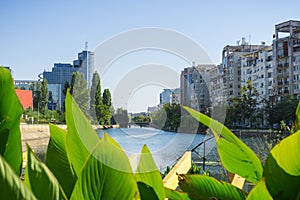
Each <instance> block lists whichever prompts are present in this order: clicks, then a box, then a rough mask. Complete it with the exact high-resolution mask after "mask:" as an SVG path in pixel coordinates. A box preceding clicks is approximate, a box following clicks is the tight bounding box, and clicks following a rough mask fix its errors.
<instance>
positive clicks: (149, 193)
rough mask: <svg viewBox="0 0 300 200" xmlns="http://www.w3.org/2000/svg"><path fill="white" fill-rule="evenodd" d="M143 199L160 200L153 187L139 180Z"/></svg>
mask: <svg viewBox="0 0 300 200" xmlns="http://www.w3.org/2000/svg"><path fill="white" fill-rule="evenodd" d="M137 185H138V188H139V192H140V196H141V199H143V200H158V199H159V198H158V196H157V195H156V193H155V191H154V190H153V188H152V187H151V186H149V185H147V184H146V183H143V182H137Z"/></svg>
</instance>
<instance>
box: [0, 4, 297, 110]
mask: <svg viewBox="0 0 300 200" xmlns="http://www.w3.org/2000/svg"><path fill="white" fill-rule="evenodd" d="M299 8H300V1H296V0H294V1H293V0H285V1H276V0H275V1H262V0H260V1H259V0H252V1H241V0H240V1H238V0H236V1H234V0H227V1H222V0H220V1H216V0H210V1H201V0H194V1H192V0H187V1H179V0H164V1H162V0H148V1H146V0H139V1H137V0H136V1H134V0H128V1H122V0H119V1H114V0H112V1H105V2H104V1H99V0H87V1H84V0H80V1H79V0H65V1H61V0H52V1H41V0H39V1H37V0H32V1H31V0H28V1H16V0H11V1H1V2H0V65H6V66H12V69H13V71H14V78H15V79H31V80H36V79H37V75H38V74H39V73H41V72H43V70H44V69H50V68H51V67H52V66H53V63H55V62H72V61H73V60H74V59H76V57H77V53H78V52H80V51H82V50H83V49H84V43H85V41H88V44H89V49H90V50H93V49H95V48H96V47H97V46H98V45H100V44H101V43H103V42H104V41H106V40H107V39H108V38H111V37H112V36H115V35H118V34H120V33H122V32H126V31H130V30H132V29H137V28H143V27H158V28H164V29H169V30H174V31H177V32H179V33H181V34H184V35H185V36H187V37H190V38H191V39H193V40H194V41H195V42H197V43H198V44H199V45H201V46H202V47H203V48H204V49H205V51H206V52H207V53H208V55H209V56H210V57H211V59H212V61H213V62H214V63H216V64H219V63H220V62H221V50H222V48H223V47H224V46H225V45H227V44H235V43H236V41H237V40H240V39H241V37H246V39H247V40H249V39H250V42H251V43H252V44H259V43H261V41H265V42H266V43H267V44H271V42H272V35H273V33H274V25H275V24H277V23H280V22H283V21H286V20H290V19H294V20H300V10H299ZM137 54H138V53H137ZM144 55H146V54H145V53H144ZM153 55H155V53H154V54H153ZM163 56H164V53H162V54H160V55H158V56H157V57H156V58H154V59H153V60H154V61H153V62H154V63H159V62H160V61H161V58H162V57H163ZM136 57H140V56H138V55H136ZM136 57H135V58H136ZM129 58H130V56H129V57H128V58H127V61H126V62H127V64H126V65H125V64H124V65H123V66H122V63H121V61H122V59H120V60H119V61H118V62H116V63H115V65H117V64H118V63H119V66H115V67H116V68H117V67H123V68H126V67H128V65H129V64H128V62H129V63H130V61H128V60H129ZM165 58H166V59H170V60H172V61H170V62H167V63H168V64H167V65H168V66H170V65H172V64H173V65H174V69H175V71H177V72H178V73H180V69H181V68H183V67H185V66H188V65H189V64H188V63H186V62H185V61H183V60H181V61H179V60H178V58H174V57H173V58H172V56H170V55H166V57H165ZM124 59H125V58H124ZM151 59H152V58H151V57H149V58H148V60H146V62H145V63H139V64H146V63H150V62H151ZM171 63H172V64H171ZM133 64H136V63H135V62H134V63H132V65H133ZM159 64H161V63H159ZM175 65H176V66H175ZM129 68H130V67H129ZM129 68H128V69H127V71H130V70H131V69H129ZM178 80H179V79H178ZM115 84H117V83H115ZM178 86H179V82H178V84H177V85H176V84H175V85H174V87H178ZM103 87H116V86H115V85H114V86H112V85H110V84H109V80H105V79H104V80H103ZM155 87H156V90H153V92H152V93H149V94H150V95H152V96H151V97H148V96H147V97H145V96H146V95H143V94H146V93H147V92H146V91H149V88H151V87H148V86H147V87H145V88H144V89H142V88H139V89H136V90H135V91H136V97H134V96H132V97H131V101H132V102H131V103H128V105H127V106H128V108H129V110H131V111H134V112H136V111H143V110H146V108H142V107H143V106H144V107H145V104H147V105H155V104H157V103H158V93H157V91H161V90H162V88H163V87H164V85H163V84H161V85H160V86H157V85H156V86H155ZM170 87H172V86H170ZM146 88H148V90H146ZM138 91H140V94H138ZM154 91H155V92H154ZM143 96H144V98H145V99H146V100H145V101H144V102H145V103H144V104H143V105H140V106H138V102H140V101H141V99H142V98H143ZM135 98H137V100H134V101H133V99H135Z"/></svg>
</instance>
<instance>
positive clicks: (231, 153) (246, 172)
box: [184, 107, 263, 183]
mask: <svg viewBox="0 0 300 200" xmlns="http://www.w3.org/2000/svg"><path fill="white" fill-rule="evenodd" d="M184 109H186V110H187V111H188V112H189V113H190V114H191V115H192V116H193V117H194V118H195V119H196V120H198V121H199V122H201V123H203V124H204V125H206V126H208V127H209V128H210V129H211V130H212V131H213V132H214V133H215V135H216V134H217V135H216V140H217V145H218V152H219V154H220V158H221V161H222V164H223V165H224V167H225V168H226V169H227V170H228V171H229V172H231V173H234V174H238V175H240V176H242V177H244V178H245V179H246V180H248V181H250V182H253V183H258V182H259V181H260V179H261V178H262V174H263V167H262V164H261V162H260V160H259V158H258V157H257V156H256V154H255V153H254V152H253V151H252V150H251V149H250V148H249V147H248V146H247V145H246V144H244V143H243V142H242V141H241V140H240V139H239V138H238V137H236V136H235V135H234V134H233V133H232V132H231V131H230V130H229V129H228V128H227V127H226V126H224V125H223V124H221V123H220V122H218V121H216V120H214V119H211V118H210V117H208V116H206V115H204V114H202V113H200V112H197V111H195V110H193V109H191V108H188V107H184ZM219 135H220V136H222V137H223V138H219ZM233 149H234V150H233Z"/></svg>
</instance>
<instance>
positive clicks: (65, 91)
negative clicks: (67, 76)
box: [62, 81, 71, 112]
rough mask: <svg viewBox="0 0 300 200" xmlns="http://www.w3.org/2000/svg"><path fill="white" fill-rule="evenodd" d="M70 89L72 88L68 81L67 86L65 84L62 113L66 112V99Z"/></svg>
mask: <svg viewBox="0 0 300 200" xmlns="http://www.w3.org/2000/svg"><path fill="white" fill-rule="evenodd" d="M70 87H71V86H70V84H69V82H68V81H66V82H65V84H64V89H63V94H64V102H63V104H62V112H64V111H65V97H66V95H67V91H68V89H71V88H70Z"/></svg>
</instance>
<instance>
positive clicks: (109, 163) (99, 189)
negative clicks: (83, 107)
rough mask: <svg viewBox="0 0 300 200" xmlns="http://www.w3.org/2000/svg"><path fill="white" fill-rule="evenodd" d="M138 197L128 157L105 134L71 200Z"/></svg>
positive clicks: (85, 167)
mask: <svg viewBox="0 0 300 200" xmlns="http://www.w3.org/2000/svg"><path fill="white" fill-rule="evenodd" d="M138 195H139V194H138V188H137V183H136V181H135V177H134V175H133V173H132V169H131V166H130V163H129V160H128V158H127V155H126V154H125V152H124V151H123V150H122V149H121V147H120V146H119V145H118V144H117V143H116V142H115V141H114V140H113V139H112V138H110V137H109V136H108V135H107V134H106V133H105V134H104V137H103V139H102V140H100V141H99V142H98V144H97V145H96V146H95V149H94V150H93V152H92V155H90V156H89V157H88V160H87V162H86V164H85V165H84V168H83V169H82V172H81V175H80V176H79V178H78V180H77V182H76V185H75V188H74V190H73V193H72V196H71V199H80V200H81V199H133V198H135V197H138Z"/></svg>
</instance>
